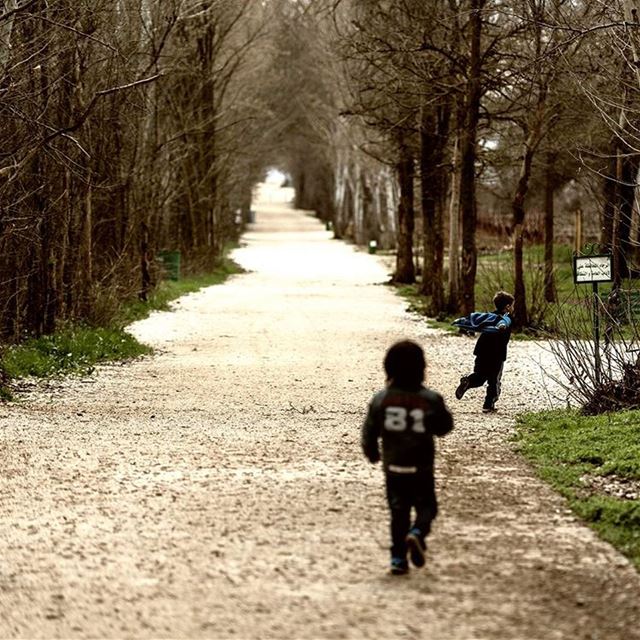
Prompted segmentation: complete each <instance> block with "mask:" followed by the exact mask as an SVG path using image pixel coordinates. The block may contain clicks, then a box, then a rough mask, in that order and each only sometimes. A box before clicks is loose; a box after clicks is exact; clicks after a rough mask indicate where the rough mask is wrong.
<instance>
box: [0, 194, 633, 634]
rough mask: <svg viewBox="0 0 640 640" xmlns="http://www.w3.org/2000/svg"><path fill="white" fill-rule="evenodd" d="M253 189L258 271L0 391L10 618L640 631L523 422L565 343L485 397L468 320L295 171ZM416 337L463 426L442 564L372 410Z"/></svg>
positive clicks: (527, 354)
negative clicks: (398, 517) (120, 339)
mask: <svg viewBox="0 0 640 640" xmlns="http://www.w3.org/2000/svg"><path fill="white" fill-rule="evenodd" d="M265 193H266V192H265ZM263 197H266V196H264V194H263ZM269 198H270V201H269ZM256 211H257V222H256V223H255V224H254V225H251V227H250V229H249V231H248V232H247V233H246V235H245V236H244V246H243V247H242V248H240V249H238V250H237V251H236V254H235V258H236V260H237V261H239V262H240V263H241V264H242V265H243V266H244V267H245V268H246V269H247V270H248V273H246V274H242V275H238V276H234V277H233V278H231V279H230V280H229V281H228V282H227V283H226V284H224V285H222V286H216V287H211V288H208V289H205V290H203V291H200V292H198V293H195V294H191V295H189V296H186V297H185V298H182V299H181V300H180V301H179V302H178V303H176V304H175V311H174V312H171V313H156V314H153V315H152V316H151V317H150V318H149V319H147V320H145V321H142V322H139V323H137V324H135V325H134V326H133V327H132V332H133V333H134V334H135V335H136V336H138V337H139V338H141V339H142V340H144V341H146V342H148V343H150V344H152V345H153V346H155V347H156V348H157V349H158V354H157V355H155V356H153V357H149V358H144V359H142V360H139V361H137V362H134V363H129V364H126V365H112V366H106V367H101V368H100V369H99V371H98V372H97V373H96V375H94V376H93V377H91V378H90V379H86V380H78V379H75V380H68V381H64V382H61V383H57V384H55V385H50V386H47V387H44V388H43V387H34V389H33V390H32V391H31V392H29V393H26V394H25V397H24V398H23V400H22V401H20V402H18V403H14V404H11V405H3V406H0V540H1V541H2V547H3V550H2V554H1V555H0V637H1V638H215V639H218V638H220V639H222V638H241V639H271V638H273V639H316V638H318V639H321V638H322V639H325V638H326V639H333V638H375V639H376V640H379V639H381V638H428V639H430V640H457V639H459V640H474V639H477V640H485V639H486V640H493V639H505V640H507V639H508V640H516V639H518V640H520V639H521V640H551V639H567V640H569V639H571V640H579V639H592V640H616V639H620V640H623V639H624V640H632V639H634V638H640V575H639V574H638V573H637V572H636V571H635V570H634V569H633V568H632V567H631V566H630V564H629V563H628V562H627V561H626V560H625V558H623V557H622V556H621V555H620V554H619V553H617V552H616V551H615V550H614V549H613V548H611V547H610V546H609V545H608V544H606V543H604V542H602V541H600V540H599V539H598V538H597V537H596V536H595V534H593V533H592V532H591V530H590V529H588V528H587V527H585V526H583V525H582V524H581V523H580V522H578V521H577V520H576V519H575V518H574V517H572V515H571V513H570V512H569V511H568V509H567V507H566V504H565V503H564V501H563V500H562V499H561V498H559V497H558V496H557V495H555V494H554V493H553V492H552V491H551V490H550V489H548V488H547V487H546V486H545V485H544V484H542V483H541V482H540V481H539V480H537V479H536V478H535V476H534V474H533V473H532V471H531V469H530V468H529V467H528V465H527V464H526V463H525V462H524V461H523V460H522V459H521V458H520V457H519V456H518V455H517V453H516V452H515V450H514V445H513V444H512V442H511V434H512V428H513V418H514V415H515V414H516V413H518V412H521V411H524V410H536V409H540V408H544V407H547V406H549V405H550V404H553V403H554V402H555V401H556V400H554V396H555V392H554V390H553V388H552V387H550V386H549V385H548V384H546V383H545V381H544V377H543V376H542V375H541V369H540V363H542V366H545V367H552V366H553V363H552V362H551V361H550V359H549V354H548V353H547V352H545V351H544V350H543V349H541V348H540V347H539V346H538V345H536V344H534V343H523V342H516V343H512V346H511V348H510V356H509V360H508V362H507V368H506V371H505V375H504V385H503V397H502V398H501V400H500V403H499V409H500V411H499V412H498V413H497V414H495V415H489V416H487V415H483V414H482V413H481V411H480V408H481V403H482V397H481V394H480V392H479V391H478V390H475V391H470V392H469V393H468V394H467V395H466V396H465V398H464V399H463V400H462V401H457V400H455V398H454V395H453V392H454V389H455V386H456V383H457V382H458V379H459V377H460V375H461V374H463V373H466V372H467V371H468V369H469V367H470V366H471V364H472V356H471V351H472V347H473V341H472V340H471V339H468V338H463V337H458V336H454V335H446V334H443V333H441V332H438V331H434V330H430V329H428V328H427V327H426V326H425V323H424V322H423V321H422V320H420V319H419V318H418V317H416V316H413V315H412V314H410V313H407V312H406V310H405V306H406V305H405V303H404V302H403V301H402V300H401V299H400V298H399V297H397V296H396V295H395V294H394V292H393V291H392V290H390V289H389V288H388V287H386V286H384V285H383V284H382V283H383V282H384V281H386V280H387V279H388V269H387V267H386V265H385V263H384V260H383V259H382V258H381V257H379V256H371V255H368V254H366V253H364V252H362V251H358V250H356V249H355V248H353V247H351V246H348V245H346V244H344V243H341V242H339V241H336V240H332V239H331V237H330V235H331V234H330V233H329V232H327V231H325V230H324V228H323V226H322V225H321V224H320V223H319V222H318V221H317V220H316V219H314V218H312V217H311V216H309V215H306V214H305V213H303V212H296V211H294V210H292V209H291V208H290V207H288V206H287V205H284V204H282V203H279V202H277V194H276V193H272V194H271V195H269V197H268V198H266V199H263V200H262V202H261V203H258V204H257V206H256ZM401 338H412V339H415V340H418V341H419V342H420V343H421V344H422V345H423V346H424V348H425V351H426V354H427V359H428V363H429V364H428V383H429V384H430V385H431V386H433V387H434V388H436V389H437V390H439V391H440V392H441V393H442V394H443V395H444V396H445V398H446V400H447V403H448V405H449V407H450V408H451V409H452V411H453V412H454V417H455V420H456V428H455V430H454V432H452V433H451V434H450V435H449V436H447V437H446V438H444V439H442V440H441V441H440V443H439V444H440V448H439V454H438V472H437V482H438V491H439V496H440V502H441V513H440V517H439V519H438V520H437V523H436V526H435V528H434V532H433V535H432V537H431V538H430V544H429V555H428V562H427V566H426V567H425V568H424V569H422V570H413V571H412V572H411V573H410V575H409V576H406V577H393V576H390V575H389V574H388V573H387V562H388V551H387V548H388V544H389V542H388V517H387V512H386V506H385V503H384V497H383V478H382V473H381V470H380V468H379V467H378V466H372V465H369V464H368V463H367V462H366V461H365V460H364V458H363V457H362V455H361V452H360V449H359V429H360V425H361V422H362V419H363V417H364V412H365V408H366V404H367V402H368V400H369V398H370V396H371V395H372V393H373V392H374V391H376V390H378V389H379V388H381V387H382V385H383V382H384V375H383V372H382V366H381V361H382V357H383V355H384V352H385V350H386V348H387V347H388V346H389V345H390V344H391V343H392V342H394V341H395V340H398V339H401Z"/></svg>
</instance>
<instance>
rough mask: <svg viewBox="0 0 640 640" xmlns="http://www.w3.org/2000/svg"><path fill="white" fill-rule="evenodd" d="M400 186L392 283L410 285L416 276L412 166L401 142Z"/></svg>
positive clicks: (399, 160) (409, 154) (408, 153)
mask: <svg viewBox="0 0 640 640" xmlns="http://www.w3.org/2000/svg"><path fill="white" fill-rule="evenodd" d="M396 170H397V172H398V182H399V184H400V202H399V204H398V240H397V243H398V251H397V254H396V271H395V274H394V276H393V280H394V282H400V283H403V284H412V283H413V282H415V279H416V274H415V267H414V264H413V228H414V189H413V179H414V173H415V171H414V166H413V155H412V153H411V150H410V149H409V148H408V147H407V146H406V145H405V144H404V143H402V142H401V144H400V157H399V159H398V163H397V166H396Z"/></svg>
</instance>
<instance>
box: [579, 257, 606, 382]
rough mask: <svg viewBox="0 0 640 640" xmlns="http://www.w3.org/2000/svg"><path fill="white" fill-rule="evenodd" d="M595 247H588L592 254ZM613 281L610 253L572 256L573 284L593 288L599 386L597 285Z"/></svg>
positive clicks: (594, 335) (597, 379) (596, 371)
mask: <svg viewBox="0 0 640 640" xmlns="http://www.w3.org/2000/svg"><path fill="white" fill-rule="evenodd" d="M595 246H596V245H591V246H590V251H591V252H592V251H593V249H594V247H595ZM612 280H613V256H612V255H611V254H610V253H601V254H594V253H588V254H586V255H585V254H582V255H578V254H577V253H574V255H573V281H574V283H575V284H588V283H591V285H592V287H593V341H594V355H595V365H596V370H595V373H596V384H597V385H599V384H600V369H601V364H600V313H599V310H598V303H599V300H600V298H599V297H598V283H599V282H611V281H612Z"/></svg>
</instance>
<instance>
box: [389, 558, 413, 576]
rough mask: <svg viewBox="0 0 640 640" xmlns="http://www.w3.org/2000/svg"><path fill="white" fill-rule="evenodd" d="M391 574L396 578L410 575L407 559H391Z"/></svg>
mask: <svg viewBox="0 0 640 640" xmlns="http://www.w3.org/2000/svg"><path fill="white" fill-rule="evenodd" d="M391 573H392V574H393V575H394V576H403V575H404V574H405V573H409V563H408V562H407V561H406V559H405V558H391Z"/></svg>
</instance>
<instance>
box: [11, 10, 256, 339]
mask: <svg viewBox="0 0 640 640" xmlns="http://www.w3.org/2000/svg"><path fill="white" fill-rule="evenodd" d="M256 5H257V6H256ZM267 27H268V16H267V15H266V13H265V11H264V7H263V6H262V5H261V3H255V2H252V1H251V0H216V1H209V2H203V1H199V0H198V1H196V0H117V1H114V0H91V1H89V0H4V1H3V2H2V3H0V149H1V151H0V283H1V286H0V337H1V338H3V339H4V340H17V339H20V338H21V337H23V336H25V335H33V334H41V333H48V332H51V331H53V330H55V329H56V327H57V326H59V325H60V323H62V322H65V321H67V320H84V321H94V320H95V321H104V320H108V316H109V314H110V313H111V312H112V311H113V310H115V309H116V308H117V305H118V304H119V303H120V302H121V301H122V300H123V299H125V298H127V297H130V296H132V295H139V296H140V297H142V298H144V297H145V296H146V294H147V292H148V291H149V289H150V287H152V286H153V284H154V280H155V270H156V264H155V256H156V255H157V252H158V251H159V250H162V249H169V250H180V251H181V252H182V256H183V261H184V263H186V267H187V269H204V268H210V267H211V266H212V265H213V264H214V263H215V262H216V261H217V260H218V259H219V257H220V255H221V253H222V250H223V246H224V244H225V243H226V242H228V241H229V240H230V239H232V238H233V237H234V235H235V234H236V233H237V230H236V225H235V215H236V211H237V210H238V209H239V208H241V209H244V210H248V207H249V205H250V198H251V195H250V194H251V187H252V184H254V183H255V182H256V180H257V179H258V177H259V175H260V170H261V162H260V161H256V157H257V158H260V157H261V154H260V153H259V151H256V148H257V145H259V142H260V139H261V136H262V127H261V126H260V124H259V122H260V120H259V115H260V102H259V97H258V96H257V91H256V86H257V84H258V83H257V78H258V77H259V75H260V73H261V72H262V69H261V67H262V66H263V64H264V62H263V56H262V55H261V54H260V53H259V49H260V47H263V46H264V43H263V40H264V35H265V33H266V30H267Z"/></svg>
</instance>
